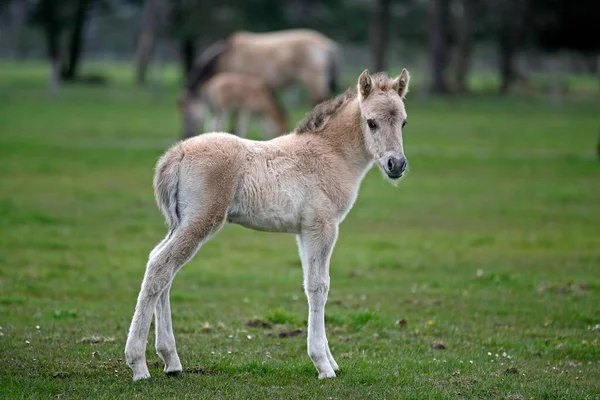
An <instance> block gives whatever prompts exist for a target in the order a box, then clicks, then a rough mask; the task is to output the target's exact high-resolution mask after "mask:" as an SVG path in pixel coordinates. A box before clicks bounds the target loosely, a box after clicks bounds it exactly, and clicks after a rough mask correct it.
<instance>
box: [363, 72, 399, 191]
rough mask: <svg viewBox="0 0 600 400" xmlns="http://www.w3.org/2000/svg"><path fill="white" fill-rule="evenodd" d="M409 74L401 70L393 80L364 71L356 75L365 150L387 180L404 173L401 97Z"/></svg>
mask: <svg viewBox="0 0 600 400" xmlns="http://www.w3.org/2000/svg"><path fill="white" fill-rule="evenodd" d="M409 81H410V75H409V74H408V71H407V70H406V69H403V70H402V72H401V73H400V76H398V77H397V78H395V79H390V78H389V77H388V76H387V75H385V74H384V73H378V74H375V75H373V76H371V75H369V71H367V70H365V71H364V72H363V73H362V74H360V76H359V78H358V99H359V104H360V114H361V128H362V132H363V136H364V138H365V143H366V145H367V149H368V150H369V152H370V153H371V154H372V155H373V157H374V158H375V161H376V162H377V165H378V166H379V168H380V169H381V170H382V171H383V172H385V173H386V175H387V176H388V177H389V178H390V179H394V180H395V179H399V178H400V177H402V175H404V172H405V171H406V168H407V167H408V162H407V161H406V157H405V156H404V148H403V146H402V129H403V128H404V126H405V125H406V110H405V109H404V101H403V100H404V97H405V96H406V93H407V92H408V84H409Z"/></svg>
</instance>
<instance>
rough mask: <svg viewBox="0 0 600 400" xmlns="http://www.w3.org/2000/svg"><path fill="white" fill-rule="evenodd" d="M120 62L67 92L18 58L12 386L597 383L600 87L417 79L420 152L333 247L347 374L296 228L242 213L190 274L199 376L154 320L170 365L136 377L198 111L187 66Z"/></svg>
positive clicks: (217, 394)
mask: <svg viewBox="0 0 600 400" xmlns="http://www.w3.org/2000/svg"><path fill="white" fill-rule="evenodd" d="M111 68H112V69H111V73H112V74H113V75H114V76H115V77H116V78H115V80H113V84H112V85H111V86H108V87H79V86H65V87H63V88H62V89H61V91H60V95H59V97H58V98H56V99H50V98H49V97H48V94H47V86H46V82H45V75H44V74H45V70H44V69H43V68H42V67H40V66H38V65H27V64H26V65H16V64H0V176H1V179H0V326H1V328H0V398H62V399H69V398H110V399H115V398H126V399H129V398H133V397H140V398H248V399H250V398H259V399H275V398H278V399H292V398H305V399H317V398H329V399H351V398H352V399H367V398H372V399H384V398H388V399H396V398H407V399H436V398H439V399H448V398H464V399H473V398H478V399H561V398H567V399H598V398H600V344H599V339H600V162H599V160H598V158H597V156H596V155H595V147H596V143H597V140H598V134H599V131H600V118H599V108H598V104H597V103H596V101H595V100H594V99H587V100H586V99H585V98H584V99H578V100H569V101H567V102H566V103H564V104H563V106H562V107H554V106H551V105H549V104H548V103H546V102H544V101H540V100H532V99H527V98H512V99H499V98H494V97H489V96H487V97H486V96H477V95H476V96H474V97H471V98H464V99H452V100H445V99H437V98H430V99H419V98H417V97H416V96H415V98H413V99H411V98H410V97H409V100H408V103H407V109H408V113H409V119H410V124H409V125H408V126H407V129H406V132H405V147H406V153H407V156H408V158H409V160H410V163H411V172H410V173H409V175H408V176H407V177H406V178H405V180H404V181H403V182H402V184H401V185H400V186H399V187H398V188H394V187H393V186H391V185H389V184H388V183H387V182H385V181H384V180H383V179H381V176H380V173H379V172H378V171H375V170H374V171H372V172H371V173H369V175H368V176H367V178H366V180H365V182H364V184H363V186H362V189H361V193H360V195H359V198H358V201H357V203H356V205H355V207H354V209H353V211H352V212H351V213H350V215H349V216H348V218H347V220H346V221H345V222H344V223H343V224H342V226H341V229H340V238H339V241H338V244H337V247H336V249H335V252H334V255H333V259H332V265H331V284H332V290H331V294H330V300H329V303H328V307H327V317H326V319H327V326H328V334H329V342H330V345H331V347H332V352H333V354H334V356H335V357H336V358H337V361H338V363H339V364H340V367H341V372H340V373H339V375H338V378H336V379H335V380H329V381H318V380H317V377H316V371H315V369H314V367H313V366H312V364H311V362H310V360H309V358H308V356H307V355H306V350H305V348H306V344H305V341H306V336H305V333H304V332H305V321H306V312H307V310H306V302H305V299H304V295H303V292H302V287H301V283H302V272H301V266H300V262H299V260H298V256H297V250H296V247H295V241H294V237H293V236H292V235H285V234H267V233H259V232H253V231H250V230H246V229H244V228H241V227H237V226H226V227H225V228H224V230H223V231H222V232H221V234H220V235H218V236H217V237H216V238H214V239H213V240H212V241H211V242H209V243H208V244H206V245H205V246H204V247H203V248H202V249H201V251H200V252H199V254H198V255H197V256H196V258H195V259H194V260H193V261H192V262H191V263H189V264H188V265H187V266H186V267H185V268H184V269H183V270H182V271H181V272H180V273H179V275H178V276H177V278H176V280H175V283H174V285H173V289H172V308H173V320H174V327H175V336H176V338H177V344H178V350H179V355H180V357H181V360H182V363H183V364H184V374H183V375H181V376H180V377H174V378H172V377H166V376H164V375H163V373H162V365H161V364H160V363H159V358H158V356H156V355H155V354H154V349H153V340H154V339H153V338H154V336H153V332H152V333H151V335H150V338H149V346H148V361H149V366H150V373H151V374H152V379H151V380H149V381H144V382H135V383H133V382H131V373H130V370H129V369H128V367H127V366H126V365H125V362H124V360H123V358H124V357H123V349H124V345H125V339H126V334H127V328H128V324H129V322H130V318H131V316H132V312H133V307H134V305H135V300H136V296H137V293H138V289H139V285H140V282H141V278H142V275H143V272H144V268H145V261H146V258H147V254H148V252H149V251H150V250H151V249H152V247H153V246H154V245H155V244H156V243H157V242H158V241H159V240H160V239H161V238H162V237H163V236H164V234H165V233H166V229H165V226H164V223H163V220H162V218H161V216H160V214H159V212H158V210H157V209H156V207H155V205H154V199H153V193H152V187H151V181H152V174H153V166H154V163H155V162H156V159H157V157H158V156H159V155H160V154H161V153H162V152H163V151H164V149H165V148H166V147H167V146H168V145H169V144H171V143H172V142H173V141H174V140H176V139H177V137H178V134H179V121H178V115H177V112H176V108H175V96H176V86H175V81H176V80H175V79H171V80H168V81H167V84H166V85H165V86H164V87H162V88H159V89H156V88H155V89H149V90H137V89H134V88H133V86H132V85H131V84H130V83H128V82H129V80H128V79H127V78H128V75H127V72H128V70H127V69H126V68H127V67H126V66H120V67H119V66H112V67H111ZM169 74H170V75H169V76H172V77H175V76H176V71H175V70H173V71H171V72H169ZM413 75H414V76H415V77H416V78H417V79H419V78H423V77H422V76H419V75H421V74H419V72H418V71H415V72H413ZM305 111H306V109H298V110H296V112H295V118H296V120H297V119H299V118H301V116H302V114H303V113H304V112H305ZM253 318H259V319H261V320H264V321H267V322H269V323H270V324H272V327H271V328H253V327H249V326H247V325H246V323H247V321H249V320H251V319H253ZM400 320H405V322H406V323H405V324H404V323H402V324H399V323H398V321H400ZM295 329H302V330H303V333H301V334H300V335H297V336H291V337H280V335H281V334H282V333H285V332H289V331H291V330H295Z"/></svg>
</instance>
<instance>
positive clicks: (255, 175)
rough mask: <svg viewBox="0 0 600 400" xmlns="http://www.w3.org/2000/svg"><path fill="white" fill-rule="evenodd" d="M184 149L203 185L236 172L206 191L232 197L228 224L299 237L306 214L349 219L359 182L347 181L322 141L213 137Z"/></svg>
mask: <svg viewBox="0 0 600 400" xmlns="http://www.w3.org/2000/svg"><path fill="white" fill-rule="evenodd" d="M181 146H182V147H183V150H184V153H185V162H186V163H187V164H189V165H188V168H186V170H187V171H190V173H191V174H192V175H193V176H194V178H192V179H193V180H196V181H197V182H196V184H197V185H198V184H200V183H202V182H205V181H206V180H207V177H213V176H219V175H220V172H219V171H220V170H227V171H230V172H231V176H232V179H229V180H214V179H212V178H211V179H210V181H211V182H214V188H213V186H210V187H207V186H206V185H201V186H203V187H204V189H203V190H211V191H212V190H219V191H221V192H222V193H229V192H232V193H233V195H232V197H231V199H230V200H229V201H230V206H229V208H228V217H227V219H228V221H229V222H232V223H236V224H239V225H242V226H245V227H248V228H251V229H256V230H262V231H269V232H288V233H298V232H299V231H300V228H301V226H300V225H301V222H302V220H303V219H304V217H305V216H306V213H312V214H314V213H315V212H318V213H325V214H328V215H341V214H345V210H346V208H348V207H349V206H350V205H351V202H352V197H353V194H354V193H355V188H354V182H352V181H350V180H348V179H344V174H343V171H344V170H345V167H344V165H343V160H341V159H340V158H339V156H338V155H337V154H336V153H334V152H333V151H331V150H332V149H331V148H330V147H329V146H330V145H329V144H328V143H327V141H325V140H323V138H320V137H319V136H318V135H314V136H313V135H296V134H294V133H292V134H289V135H285V136H281V137H278V138H275V139H273V140H270V141H264V142H259V141H252V140H247V139H241V138H238V137H236V136H233V135H229V134H225V133H209V134H204V135H200V136H197V137H195V138H193V139H190V140H187V141H185V142H183V143H182V144H181ZM193 183H194V182H190V184H193ZM195 196H202V193H200V192H198V193H196V195H195ZM189 201H194V199H193V198H190V199H189ZM196 201H197V199H196Z"/></svg>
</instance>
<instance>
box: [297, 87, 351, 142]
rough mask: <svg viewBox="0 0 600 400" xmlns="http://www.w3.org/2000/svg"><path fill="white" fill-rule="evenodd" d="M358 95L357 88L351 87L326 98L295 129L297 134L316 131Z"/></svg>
mask: <svg viewBox="0 0 600 400" xmlns="http://www.w3.org/2000/svg"><path fill="white" fill-rule="evenodd" d="M355 97H356V88H354V87H350V88H348V89H346V91H345V92H344V93H342V94H340V95H338V96H336V97H334V98H333V99H329V100H326V101H324V102H322V103H320V104H318V105H317V106H315V108H313V109H312V111H310V112H309V113H307V114H306V116H305V117H304V119H303V120H302V121H301V122H300V123H299V124H298V126H297V127H296V129H295V130H294V132H295V133H297V134H302V133H309V132H316V131H318V130H320V129H321V128H323V126H325V124H326V123H327V121H329V119H330V118H331V117H332V116H333V115H334V114H335V113H336V112H337V111H338V110H339V109H340V108H342V106H343V105H344V104H346V103H347V102H348V101H349V100H351V99H353V98H355Z"/></svg>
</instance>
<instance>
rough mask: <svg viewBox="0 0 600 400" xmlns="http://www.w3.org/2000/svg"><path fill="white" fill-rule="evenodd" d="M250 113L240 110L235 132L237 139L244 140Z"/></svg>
mask: <svg viewBox="0 0 600 400" xmlns="http://www.w3.org/2000/svg"><path fill="white" fill-rule="evenodd" d="M250 118H251V115H250V112H249V111H245V110H240V113H239V119H238V126H237V128H238V130H237V131H236V132H235V134H236V135H238V136H239V137H243V138H245V137H246V135H247V134H248V127H249V125H250Z"/></svg>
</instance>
